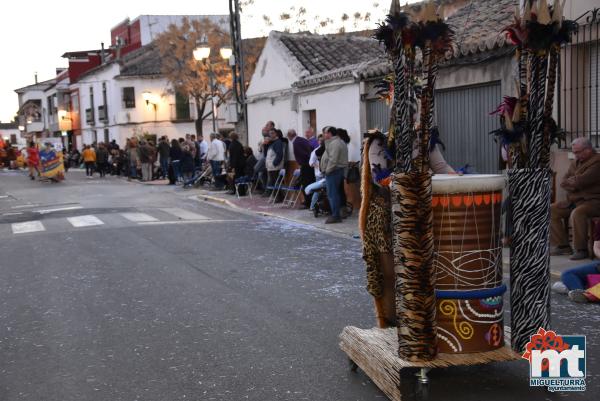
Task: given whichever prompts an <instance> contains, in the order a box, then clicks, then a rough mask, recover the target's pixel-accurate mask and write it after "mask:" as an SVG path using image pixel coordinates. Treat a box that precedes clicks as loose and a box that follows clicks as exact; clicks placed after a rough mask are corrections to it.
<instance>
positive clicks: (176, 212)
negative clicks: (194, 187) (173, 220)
mask: <svg viewBox="0 0 600 401" xmlns="http://www.w3.org/2000/svg"><path fill="white" fill-rule="evenodd" d="M160 210H162V211H163V212H165V213H168V214H171V215H173V216H175V217H179V218H180V219H181V220H209V218H208V217H206V216H202V215H201V214H197V213H193V212H189V211H187V210H183V209H180V208H178V207H170V208H164V209H160Z"/></svg>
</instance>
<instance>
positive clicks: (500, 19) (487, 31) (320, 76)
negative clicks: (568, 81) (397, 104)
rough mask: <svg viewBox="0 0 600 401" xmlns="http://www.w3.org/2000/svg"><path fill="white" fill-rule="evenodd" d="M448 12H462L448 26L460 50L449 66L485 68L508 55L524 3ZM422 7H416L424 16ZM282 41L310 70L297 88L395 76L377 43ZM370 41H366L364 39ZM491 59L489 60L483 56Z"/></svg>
mask: <svg viewBox="0 0 600 401" xmlns="http://www.w3.org/2000/svg"><path fill="white" fill-rule="evenodd" d="M440 2H441V3H443V4H444V5H446V6H447V7H452V6H455V7H456V9H457V10H456V11H454V13H453V14H452V15H450V16H449V17H448V18H447V20H446V22H447V23H448V24H449V25H450V26H451V27H452V28H453V29H454V31H455V35H456V37H455V44H456V46H455V49H454V52H453V55H452V57H451V59H450V60H448V61H447V62H446V63H445V64H446V65H451V64H456V60H457V59H464V60H463V61H464V62H466V63H469V62H470V61H471V62H480V61H481V58H482V57H483V58H484V59H490V58H494V57H501V56H502V55H506V54H507V53H508V50H506V51H505V50H502V48H504V47H505V46H506V45H507V44H508V41H507V40H506V37H505V35H504V34H503V33H502V29H504V27H506V26H507V25H508V24H509V23H510V22H511V19H512V16H513V14H514V10H515V7H516V5H517V4H518V0H471V1H465V0H441V1H438V3H440ZM419 7H420V3H415V4H411V5H410V8H411V12H418V11H419ZM279 35H280V36H279V39H280V40H281V42H283V44H284V45H285V46H286V48H287V49H288V50H289V51H290V53H291V54H292V55H293V56H294V57H295V58H296V59H297V60H298V62H299V63H300V64H301V65H302V66H303V67H304V68H305V70H306V74H304V76H303V78H302V79H301V80H300V81H298V82H295V83H294V86H295V87H299V88H301V87H306V86H313V85H318V84H320V83H323V82H332V81H339V80H341V79H344V78H348V77H352V76H353V77H355V78H360V79H365V78H372V77H379V76H382V75H385V74H387V73H389V72H390V71H391V66H390V64H389V60H388V59H387V58H386V57H385V54H384V51H383V49H382V47H381V46H378V44H377V42H376V41H375V40H374V39H369V38H366V37H356V36H354V37H353V36H351V35H350V34H346V35H345V36H342V35H328V36H318V35H310V34H281V33H280V34H279ZM363 36H364V35H363ZM481 53H485V54H481Z"/></svg>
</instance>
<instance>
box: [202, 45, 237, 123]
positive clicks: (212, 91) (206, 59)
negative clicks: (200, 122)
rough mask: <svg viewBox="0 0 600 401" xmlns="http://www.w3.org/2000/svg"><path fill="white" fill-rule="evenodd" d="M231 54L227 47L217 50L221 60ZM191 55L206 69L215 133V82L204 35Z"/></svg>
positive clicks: (208, 47) (208, 48)
mask: <svg viewBox="0 0 600 401" xmlns="http://www.w3.org/2000/svg"><path fill="white" fill-rule="evenodd" d="M232 52H233V51H232V49H231V47H229V46H223V47H221V49H220V50H219V54H220V55H221V58H222V59H223V60H229V58H230V57H231V54H232ZM193 53H194V59H196V61H201V62H203V63H204V65H205V66H207V67H208V81H209V85H210V95H211V96H210V101H211V105H212V125H213V132H217V120H216V114H217V107H216V103H215V92H216V88H215V80H214V78H215V73H214V71H213V69H212V64H211V62H210V45H209V44H208V40H207V39H206V35H204V36H203V37H202V38H201V39H200V41H198V43H197V45H196V48H195V49H194V51H193ZM198 117H199V118H202V116H198Z"/></svg>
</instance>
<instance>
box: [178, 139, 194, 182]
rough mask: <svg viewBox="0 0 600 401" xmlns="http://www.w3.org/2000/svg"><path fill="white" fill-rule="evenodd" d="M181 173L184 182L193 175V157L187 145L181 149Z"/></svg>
mask: <svg viewBox="0 0 600 401" xmlns="http://www.w3.org/2000/svg"><path fill="white" fill-rule="evenodd" d="M181 173H182V175H183V179H184V181H187V180H189V179H191V178H192V176H193V174H194V155H193V154H192V152H191V151H190V148H189V147H188V146H187V145H185V146H184V147H183V151H182V155H181Z"/></svg>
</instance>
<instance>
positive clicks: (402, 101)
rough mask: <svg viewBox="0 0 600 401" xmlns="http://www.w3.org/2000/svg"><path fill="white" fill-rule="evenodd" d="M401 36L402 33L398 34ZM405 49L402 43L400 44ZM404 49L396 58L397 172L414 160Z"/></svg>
mask: <svg viewBox="0 0 600 401" xmlns="http://www.w3.org/2000/svg"><path fill="white" fill-rule="evenodd" d="M398 36H401V35H398ZM398 46H399V49H403V46H402V43H401V42H400V43H399V44H398ZM406 72H407V71H406V57H405V54H404V51H403V50H401V51H399V52H398V55H397V56H395V58H394V112H395V118H394V132H395V135H394V138H395V140H396V172H406V171H408V170H409V169H410V166H411V162H412V137H411V135H410V133H409V129H410V127H409V121H408V117H409V116H408V79H407V76H406Z"/></svg>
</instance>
